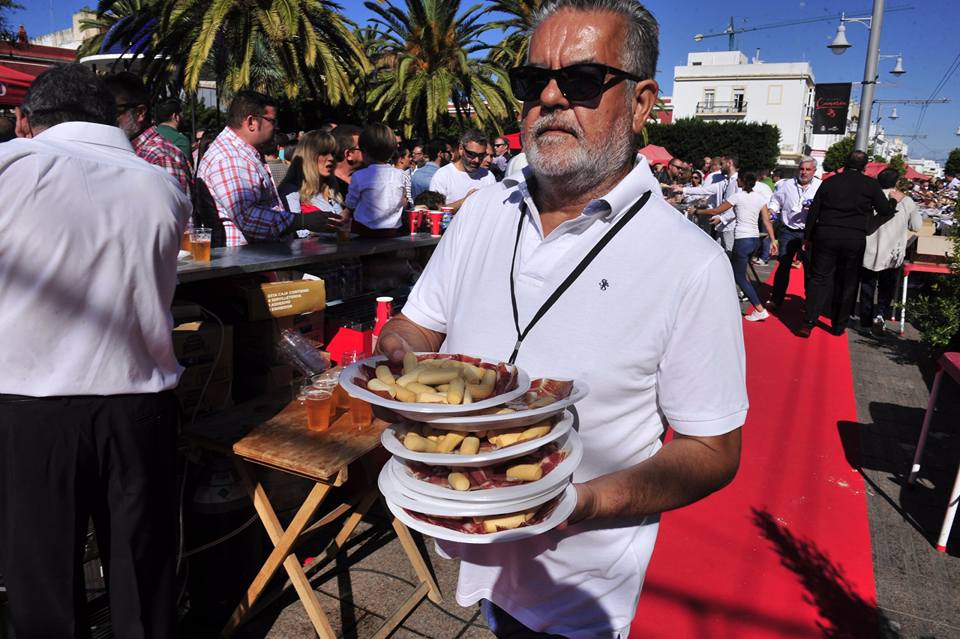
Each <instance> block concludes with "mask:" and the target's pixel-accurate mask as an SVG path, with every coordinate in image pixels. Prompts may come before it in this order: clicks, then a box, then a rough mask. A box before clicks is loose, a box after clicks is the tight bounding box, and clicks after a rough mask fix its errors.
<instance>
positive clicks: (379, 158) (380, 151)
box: [345, 123, 407, 237]
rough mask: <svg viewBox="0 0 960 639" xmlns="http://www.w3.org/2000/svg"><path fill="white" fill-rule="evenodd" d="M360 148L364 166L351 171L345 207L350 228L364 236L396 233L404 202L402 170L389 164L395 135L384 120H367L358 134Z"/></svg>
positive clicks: (386, 235) (405, 196)
mask: <svg viewBox="0 0 960 639" xmlns="http://www.w3.org/2000/svg"><path fill="white" fill-rule="evenodd" d="M360 150H361V151H363V159H364V161H365V162H367V166H366V167H364V168H362V169H360V170H359V171H357V172H356V173H354V174H353V177H352V178H351V180H350V190H349V191H348V192H347V199H346V203H345V204H346V209H347V210H348V213H349V214H350V215H351V216H352V217H353V226H352V227H351V228H352V230H353V232H354V233H356V234H358V235H361V236H365V237H389V236H392V235H397V233H398V232H399V230H400V225H401V223H402V221H403V220H402V218H403V209H404V207H405V206H406V204H407V194H406V184H405V182H404V179H403V178H404V173H403V171H401V170H399V169H396V168H394V167H393V165H391V164H390V159H391V158H392V157H393V153H394V151H396V150H397V138H396V136H395V135H394V133H393V129H391V128H390V127H388V126H387V125H386V124H381V123H376V124H369V125H367V126H366V127H365V128H364V129H363V132H362V133H361V134H360Z"/></svg>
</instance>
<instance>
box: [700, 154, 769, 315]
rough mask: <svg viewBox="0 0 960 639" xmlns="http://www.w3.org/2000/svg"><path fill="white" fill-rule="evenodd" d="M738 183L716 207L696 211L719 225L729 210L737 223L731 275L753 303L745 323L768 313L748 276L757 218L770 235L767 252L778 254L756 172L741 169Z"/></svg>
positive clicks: (756, 239)
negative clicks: (758, 187)
mask: <svg viewBox="0 0 960 639" xmlns="http://www.w3.org/2000/svg"><path fill="white" fill-rule="evenodd" d="M737 184H738V185H739V186H740V190H739V191H737V192H736V193H734V194H733V195H732V196H730V197H729V198H727V199H726V200H725V201H724V202H723V203H721V204H720V206H718V207H717V208H715V209H704V210H702V211H697V213H699V214H700V215H709V216H711V217H710V223H711V224H719V223H720V222H721V221H724V222H725V221H727V220H728V219H731V215H730V213H728V211H730V209H733V213H734V214H735V216H736V220H737V224H736V227H735V228H734V232H733V255H732V256H731V260H732V262H733V278H734V279H735V280H736V282H737V286H739V287H740V290H741V291H743V294H744V295H746V296H747V299H749V300H750V303H751V304H752V305H753V310H752V312H750V313H749V314H748V315H745V316H744V318H743V319H745V320H747V321H748V322H757V321H760V320H765V319H767V318H768V317H770V314H769V313H768V312H767V310H766V309H765V308H763V304H761V303H760V296H759V295H757V291H756V289H755V288H754V287H753V284H752V283H751V282H750V280H749V279H748V278H747V264H748V263H749V261H750V256H751V255H753V254H754V253H755V252H756V250H757V249H758V248H760V227H759V220H761V219H762V220H763V227H764V228H765V229H766V231H767V236H768V237H769V238H770V255H776V254H777V239H776V237H775V236H774V234H773V224H771V223H770V211H769V210H767V202H768V200H769V198H768V196H767V195H766V194H765V193H764V192H761V191H759V190H755V189H754V187H755V186H756V184H757V174H756V173H752V172H743V173H740V175H739V176H738V178H737Z"/></svg>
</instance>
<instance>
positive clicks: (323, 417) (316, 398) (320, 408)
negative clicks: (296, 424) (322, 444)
mask: <svg viewBox="0 0 960 639" xmlns="http://www.w3.org/2000/svg"><path fill="white" fill-rule="evenodd" d="M303 400H304V401H303V403H304V406H305V407H306V409H307V428H308V429H310V430H316V431H321V430H327V429H328V428H330V413H331V412H332V410H333V393H331V392H330V391H328V390H324V389H322V388H315V387H311V388H308V389H307V391H306V392H305V393H304V394H303Z"/></svg>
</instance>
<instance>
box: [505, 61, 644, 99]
mask: <svg viewBox="0 0 960 639" xmlns="http://www.w3.org/2000/svg"><path fill="white" fill-rule="evenodd" d="M607 75H612V76H613V78H611V79H610V80H609V81H607V82H604V80H605V79H606V77H607ZM626 79H630V80H633V81H634V82H640V81H641V80H642V79H643V78H641V77H639V76H636V75H633V74H632V73H627V72H626V71H623V70H622V69H615V68H614V67H608V66H607V65H605V64H594V63H592V62H584V63H582V64H571V65H570V66H568V67H563V68H562V69H544V68H543V67H533V66H525V67H515V68H513V69H510V89H511V90H512V91H513V97H515V98H516V99H517V100H520V101H521V102H536V101H537V100H539V99H540V94H541V93H543V90H544V89H545V88H546V87H547V85H548V84H550V80H556V81H557V87H559V89H560V93H562V94H563V97H565V98H566V99H568V100H573V101H575V102H584V101H589V100H593V99H595V98H596V97H598V96H599V95H601V94H602V93H603V92H604V91H606V90H607V89H609V88H610V87H612V86H614V85H616V84H619V83H620V82H622V81H623V80H626Z"/></svg>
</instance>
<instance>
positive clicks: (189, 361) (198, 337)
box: [173, 322, 233, 368]
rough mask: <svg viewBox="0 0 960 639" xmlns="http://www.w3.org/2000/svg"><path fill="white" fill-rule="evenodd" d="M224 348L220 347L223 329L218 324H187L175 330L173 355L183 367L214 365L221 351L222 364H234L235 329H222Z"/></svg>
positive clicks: (228, 365)
mask: <svg viewBox="0 0 960 639" xmlns="http://www.w3.org/2000/svg"><path fill="white" fill-rule="evenodd" d="M222 334H223V347H222V348H221V347H220V338H221V328H220V324H217V323H216V322H187V323H184V324H179V325H177V326H175V327H174V328H173V354H174V355H175V356H176V358H177V361H178V362H180V364H181V366H192V365H194V364H206V363H212V362H213V361H214V360H215V359H217V351H218V350H219V351H220V360H219V361H220V364H221V365H222V366H225V367H227V368H230V367H232V364H233V327H231V326H224V327H223V329H222Z"/></svg>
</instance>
